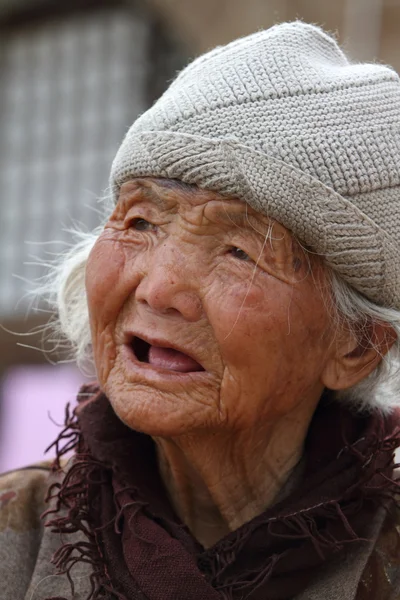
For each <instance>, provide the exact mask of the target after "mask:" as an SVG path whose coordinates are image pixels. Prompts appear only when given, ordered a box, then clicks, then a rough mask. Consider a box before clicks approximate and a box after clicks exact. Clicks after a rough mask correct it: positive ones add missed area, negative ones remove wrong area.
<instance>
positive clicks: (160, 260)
mask: <svg viewBox="0 0 400 600" xmlns="http://www.w3.org/2000/svg"><path fill="white" fill-rule="evenodd" d="M196 271H197V269H196V263H195V260H194V258H193V257H192V260H191V257H190V256H188V255H187V253H186V254H185V253H184V252H183V251H182V249H179V248H176V247H174V246H173V245H171V244H168V243H166V244H163V245H162V246H161V247H159V248H158V249H157V251H154V253H153V254H152V256H151V257H149V258H148V260H147V261H146V264H145V265H144V268H143V271H142V277H141V279H140V282H139V284H138V285H137V287H136V291H135V298H136V301H137V302H138V303H141V304H145V305H147V306H148V307H149V308H150V309H151V310H152V311H154V312H157V313H161V314H169V315H180V316H181V317H183V318H184V319H185V320H186V321H190V322H194V321H198V320H199V319H200V317H201V315H202V302H201V298H200V295H199V276H198V273H196Z"/></svg>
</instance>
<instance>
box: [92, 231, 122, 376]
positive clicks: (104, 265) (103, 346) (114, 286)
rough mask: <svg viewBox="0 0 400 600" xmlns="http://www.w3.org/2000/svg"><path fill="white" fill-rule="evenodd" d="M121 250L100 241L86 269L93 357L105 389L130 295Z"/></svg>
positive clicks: (112, 244) (119, 247)
mask: <svg viewBox="0 0 400 600" xmlns="http://www.w3.org/2000/svg"><path fill="white" fill-rule="evenodd" d="M126 263H127V261H126V256H125V251H124V247H123V246H122V245H121V244H119V243H118V242H115V241H113V240H107V239H102V238H99V240H98V241H97V242H96V244H95V246H94V247H93V250H92V252H91V253H90V256H89V258H88V262H87V266H86V294H87V302H88V309H89V317H90V328H91V336H92V347H93V355H94V360H95V364H96V370H97V377H98V380H99V383H100V384H101V385H104V383H105V382H106V380H107V378H108V374H109V372H110V369H111V368H112V365H113V362H114V360H115V356H116V344H115V326H116V321H117V318H118V315H119V314H120V311H121V308H122V306H123V304H124V302H125V300H126V298H127V296H128V295H129V286H128V284H127V282H125V278H126Z"/></svg>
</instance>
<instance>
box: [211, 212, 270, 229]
mask: <svg viewBox="0 0 400 600" xmlns="http://www.w3.org/2000/svg"><path fill="white" fill-rule="evenodd" d="M216 217H218V218H220V219H221V221H224V222H227V221H229V222H231V223H233V224H234V225H236V226H237V227H239V228H243V229H249V230H251V231H256V232H257V233H259V234H261V235H268V234H269V233H270V230H271V227H272V226H273V223H274V222H273V221H272V220H270V219H268V220H267V221H264V220H263V219H260V218H258V217H257V216H256V215H254V214H252V213H250V214H249V213H248V212H247V210H246V212H237V211H230V210H229V209H227V210H220V211H218V212H217V213H216Z"/></svg>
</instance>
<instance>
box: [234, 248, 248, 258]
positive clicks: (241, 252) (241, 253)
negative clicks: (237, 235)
mask: <svg viewBox="0 0 400 600" xmlns="http://www.w3.org/2000/svg"><path fill="white" fill-rule="evenodd" d="M231 254H232V256H233V257H234V258H237V259H238V260H251V258H250V256H249V255H248V254H246V252H245V251H244V250H241V249H240V248H236V246H234V247H233V248H231Z"/></svg>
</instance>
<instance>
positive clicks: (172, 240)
mask: <svg viewBox="0 0 400 600" xmlns="http://www.w3.org/2000/svg"><path fill="white" fill-rule="evenodd" d="M86 285H87V297H88V306H89V313H90V320H91V331H92V343H93V351H94V357H95V363H96V367H97V372H98V378H99V383H100V385H101V387H102V388H103V389H104V391H105V392H106V394H107V396H108V398H109V399H110V402H111V404H112V406H113V408H114V410H115V412H116V413H117V415H118V416H119V417H120V418H121V420H122V421H124V422H125V423H126V424H127V425H128V426H130V427H131V428H133V429H136V430H140V431H143V432H145V433H147V434H149V435H151V436H153V437H154V438H155V439H156V441H157V444H158V446H159V449H160V463H161V467H162V471H163V473H164V478H165V482H166V485H167V487H168V489H169V491H170V494H171V497H172V500H173V502H174V503H175V506H176V509H177V511H178V512H179V513H180V514H181V516H182V518H184V520H186V522H187V523H188V524H189V526H190V527H191V528H192V531H193V532H194V533H195V535H197V537H198V538H199V539H200V540H201V541H203V543H204V544H205V545H209V544H210V543H212V542H213V541H215V540H216V539H218V537H220V536H221V535H223V534H224V533H226V531H228V530H229V529H232V528H234V527H237V526H238V525H240V524H241V523H243V522H244V521H246V520H247V519H250V518H251V517H252V516H254V515H255V514H257V513H258V512H260V511H261V510H263V508H264V507H265V506H266V505H267V504H268V503H270V502H271V501H273V499H274V497H276V494H277V493H278V492H279V490H280V488H281V486H282V485H283V484H284V482H285V481H286V479H287V477H288V475H289V473H290V471H291V470H292V468H293V467H294V466H295V464H296V463H297V462H298V460H299V458H300V457H301V452H302V444H303V441H304V438H305V435H306V432H307V428H308V424H309V422H310V419H311V417H312V414H313V412H314V410H315V406H316V405H317V403H318V400H319V398H320V396H321V393H322V391H323V389H324V387H325V386H326V385H327V384H329V381H327V380H328V379H329V377H330V379H331V380H332V378H333V379H334V380H335V384H336V381H337V380H338V378H339V379H340V369H339V367H338V366H337V364H338V356H339V355H340V353H342V354H343V352H344V350H343V348H345V350H346V352H348V351H351V350H352V348H351V347H350V345H349V344H350V341H351V340H348V339H347V338H343V340H342V339H341V338H340V336H339V337H338V332H337V328H336V327H334V325H333V324H332V312H331V310H330V309H329V303H327V302H326V301H325V300H324V298H326V287H327V286H326V278H325V275H324V269H323V265H322V261H321V260H320V259H318V258H315V257H312V256H311V255H309V254H307V253H306V252H305V251H304V250H303V249H302V248H301V246H300V245H299V244H298V243H297V242H295V240H294V239H293V237H292V236H291V234H290V232H289V231H287V230H286V229H285V228H284V227H283V226H282V225H280V224H278V223H276V222H275V223H273V222H271V221H270V220H269V219H268V218H267V217H265V216H262V215H260V214H258V213H256V212H255V211H254V210H252V209H251V208H249V207H248V206H246V205H245V204H244V203H243V202H241V201H239V200H236V199H233V198H223V197H221V196H219V195H218V194H215V193H213V192H208V191H204V190H199V189H197V188H190V187H189V186H183V185H180V184H177V183H176V182H171V181H168V180H164V181H163V180H152V179H136V180H132V181H130V182H127V183H125V184H124V185H123V186H122V188H121V191H120V196H119V200H118V203H117V206H116V208H115V210H114V212H113V214H112V215H111V217H110V219H109V221H108V223H107V224H106V227H105V229H104V232H103V233H102V234H101V235H100V237H99V239H98V241H97V243H96V244H95V246H94V248H93V250H92V252H91V255H90V258H89V261H88V264H87V271H86ZM132 334H136V335H138V336H139V337H144V338H145V339H147V338H149V339H150V340H153V341H154V340H160V339H161V340H162V341H163V343H164V345H167V346H168V342H169V344H170V345H175V346H177V347H178V349H181V350H183V351H184V352H186V354H188V355H190V356H191V357H192V358H194V359H195V360H196V361H197V363H199V364H200V365H201V366H202V367H203V369H204V370H201V371H194V372H187V373H180V372H176V371H168V370H167V369H159V368H153V367H152V365H150V364H146V363H141V362H137V361H136V362H135V361H133V360H132V354H131V351H130V345H129V339H130V336H132ZM332 373H333V374H334V376H333V375H332ZM337 387H340V386H339V385H338V386H337Z"/></svg>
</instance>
